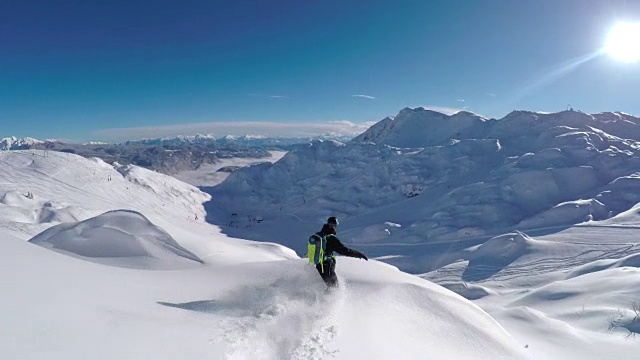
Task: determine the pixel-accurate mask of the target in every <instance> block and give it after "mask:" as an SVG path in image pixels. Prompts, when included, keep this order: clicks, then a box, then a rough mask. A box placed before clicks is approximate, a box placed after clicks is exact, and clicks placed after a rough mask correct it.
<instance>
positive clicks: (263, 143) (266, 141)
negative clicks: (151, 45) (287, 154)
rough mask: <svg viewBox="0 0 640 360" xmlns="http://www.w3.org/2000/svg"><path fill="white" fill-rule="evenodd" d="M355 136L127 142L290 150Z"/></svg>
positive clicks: (207, 137)
mask: <svg viewBox="0 0 640 360" xmlns="http://www.w3.org/2000/svg"><path fill="white" fill-rule="evenodd" d="M352 138H353V136H347V135H331V134H326V135H317V136H298V137H269V136H260V135H243V136H234V135H226V136H215V135H202V134H198V135H194V136H174V137H165V138H157V139H143V140H131V141H126V142H125V143H124V144H128V145H136V144H137V145H139V144H143V145H157V146H165V145H170V146H179V145H185V144H199V145H216V146H248V147H259V148H270V149H277V150H289V149H291V148H292V147H294V146H296V145H300V144H306V143H309V142H312V141H316V140H336V141H350V140H351V139H352Z"/></svg>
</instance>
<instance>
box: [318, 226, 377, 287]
mask: <svg viewBox="0 0 640 360" xmlns="http://www.w3.org/2000/svg"><path fill="white" fill-rule="evenodd" d="M337 227H338V219H337V218H336V217H335V216H332V217H330V218H329V219H328V220H327V223H326V224H324V225H323V226H322V230H320V231H319V232H317V233H315V234H313V235H311V237H309V244H308V246H307V257H308V258H309V262H310V263H311V264H314V265H315V266H316V269H318V272H319V273H320V276H321V277H322V280H324V282H325V283H326V284H327V285H328V286H329V287H336V286H338V277H337V276H336V257H335V255H334V254H333V253H334V252H336V253H338V254H340V255H344V256H350V257H354V258H359V259H364V260H367V261H368V260H369V259H367V257H366V256H365V255H364V254H363V253H361V252H359V251H356V250H352V249H349V248H348V247H346V246H344V245H343V244H342V242H340V240H339V239H338V237H337V236H336V228H337Z"/></svg>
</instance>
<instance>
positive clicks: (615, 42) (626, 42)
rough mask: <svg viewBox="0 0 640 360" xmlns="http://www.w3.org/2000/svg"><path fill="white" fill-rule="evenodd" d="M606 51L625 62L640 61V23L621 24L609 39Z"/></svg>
mask: <svg viewBox="0 0 640 360" xmlns="http://www.w3.org/2000/svg"><path fill="white" fill-rule="evenodd" d="M605 51H606V52H607V53H608V54H609V55H610V56H611V57H613V58H614V59H617V60H620V61H624V62H634V61H637V60H640V23H619V24H617V25H616V26H614V27H613V29H611V32H609V36H608V37H607V43H606V45H605Z"/></svg>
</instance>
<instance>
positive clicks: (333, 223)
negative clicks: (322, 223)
mask: <svg viewBox="0 0 640 360" xmlns="http://www.w3.org/2000/svg"><path fill="white" fill-rule="evenodd" d="M327 224H329V225H331V226H333V227H336V226H338V224H339V223H338V218H337V217H335V216H331V217H330V218H329V219H327Z"/></svg>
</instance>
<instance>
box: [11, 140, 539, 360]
mask: <svg viewBox="0 0 640 360" xmlns="http://www.w3.org/2000/svg"><path fill="white" fill-rule="evenodd" d="M0 164H2V167H3V170H4V171H2V172H0V283H1V284H2V293H3V300H2V303H3V309H4V310H6V311H3V312H2V313H1V314H0V358H3V359H26V358H28V359H55V358H61V359H62V358H63V359H86V358H92V359H114V358H126V359H148V358H153V359H176V358H188V359H212V358H213V359H274V360H275V359H305V360H307V359H325V358H327V357H331V358H336V359H354V358H361V357H366V358H368V359H388V358H390V357H399V358H403V359H422V358H424V357H425V356H428V357H430V358H437V359H475V358H478V357H480V358H491V359H519V358H525V356H526V353H525V349H524V347H523V345H522V344H521V343H519V342H518V341H516V340H515V339H514V338H513V337H512V336H511V335H509V334H508V333H507V332H506V331H505V330H504V329H503V328H502V327H501V326H500V325H499V324H498V323H497V322H496V321H495V320H494V319H492V318H491V317H490V316H488V315H487V314H486V313H485V312H484V311H482V310H481V309H480V308H478V307H477V306H475V305H474V304H472V303H471V302H470V301H468V300H466V299H464V298H463V297H461V296H459V295H457V294H455V293H453V292H451V291H449V290H447V289H445V288H443V287H440V286H437V285H434V284H433V283H431V282H429V281H426V280H423V279H420V278H419V277H416V276H412V275H409V274H406V273H403V272H400V271H398V269H397V268H394V267H392V266H389V265H387V264H385V263H382V262H378V261H375V260H370V261H368V262H365V261H362V260H356V259H350V258H347V259H340V281H341V283H342V286H341V288H339V289H337V290H336V291H334V292H331V293H327V292H326V286H325V285H324V283H323V282H322V280H321V279H320V277H319V276H318V274H317V272H316V270H315V268H314V267H313V266H310V265H309V264H308V262H307V261H306V259H300V258H298V257H297V256H296V255H295V253H294V252H293V251H291V250H290V249H287V248H285V247H283V246H281V245H277V244H273V243H265V242H253V241H246V240H241V239H234V238H229V237H227V236H225V235H224V234H221V233H220V230H219V229H218V228H217V227H215V226H212V225H210V224H208V223H206V222H204V220H203V219H204V215H205V213H204V208H203V205H202V204H203V203H204V202H206V201H207V200H209V199H210V196H209V195H208V194H206V193H203V192H201V191H200V190H198V189H197V188H195V187H193V186H190V185H187V184H185V183H182V182H180V181H178V180H176V179H174V178H172V177H169V176H166V175H162V174H159V173H156V172H153V171H150V170H147V169H144V168H141V167H137V166H134V165H109V164H107V163H105V162H104V161H102V160H100V159H97V158H94V159H85V158H83V157H80V156H78V155H74V154H68V153H61V152H49V153H48V154H47V155H46V156H45V153H44V151H39V150H28V151H9V152H0ZM168 269H170V270H171V271H166V270H168Z"/></svg>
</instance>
